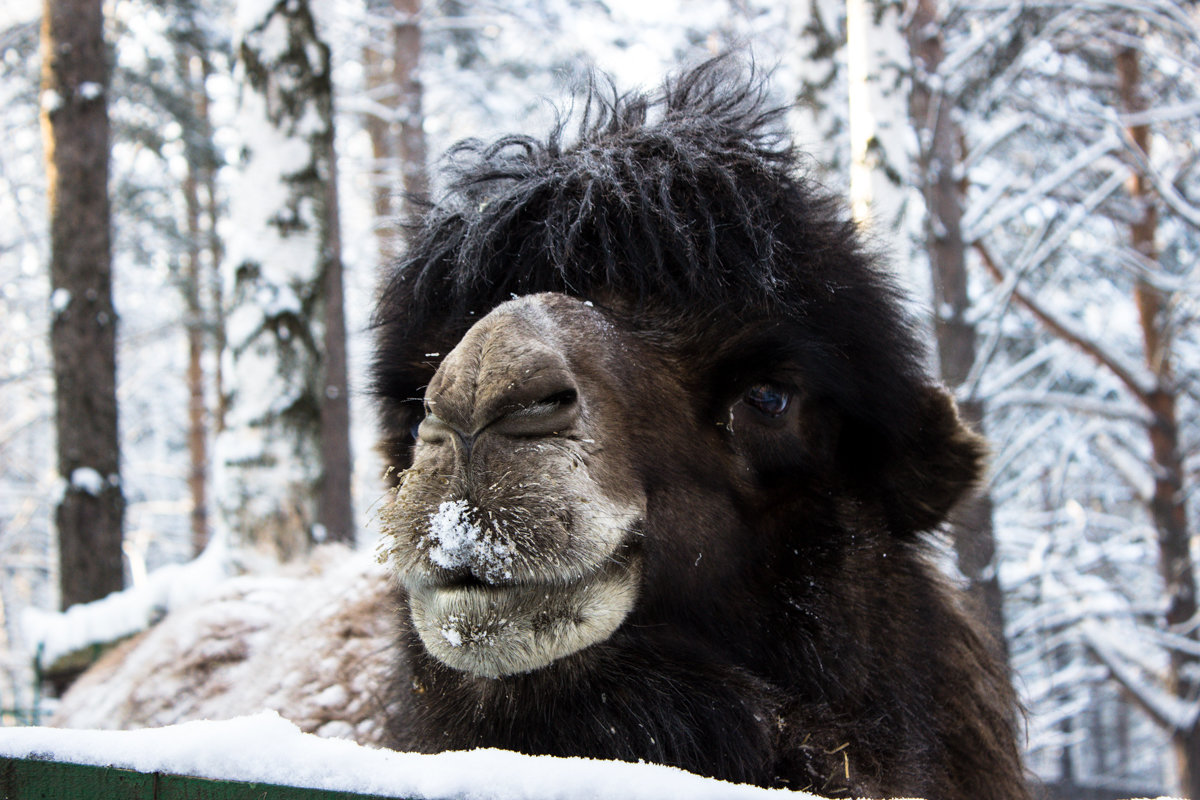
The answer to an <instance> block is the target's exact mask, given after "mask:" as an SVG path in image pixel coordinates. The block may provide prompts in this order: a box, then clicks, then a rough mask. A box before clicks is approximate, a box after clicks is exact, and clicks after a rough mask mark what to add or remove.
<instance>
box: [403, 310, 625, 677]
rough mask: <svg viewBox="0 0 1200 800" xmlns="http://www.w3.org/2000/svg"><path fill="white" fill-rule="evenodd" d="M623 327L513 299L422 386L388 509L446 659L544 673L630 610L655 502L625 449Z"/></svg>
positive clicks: (424, 619)
mask: <svg viewBox="0 0 1200 800" xmlns="http://www.w3.org/2000/svg"><path fill="white" fill-rule="evenodd" d="M618 335H619V334H618V333H617V332H616V329H615V328H614V327H613V326H612V325H611V324H610V323H609V322H608V320H607V319H606V318H605V317H604V315H603V314H602V313H601V312H599V311H597V310H595V309H594V308H593V307H591V306H588V305H585V304H584V303H582V302H580V301H578V300H573V299H570V298H567V297H565V296H563V295H555V294H541V295H534V296H531V297H526V298H522V299H520V300H514V301H510V302H508V303H505V304H503V305H501V306H499V307H498V308H496V309H495V310H494V311H492V312H491V313H490V314H488V315H487V316H486V317H485V318H484V319H482V320H480V321H479V322H478V323H477V324H476V325H475V326H474V327H472V328H471V329H470V330H469V331H468V332H467V334H466V335H465V336H464V337H463V339H462V341H461V342H460V343H459V344H458V345H457V346H456V347H455V348H454V350H452V351H451V352H450V353H449V354H448V355H447V356H446V358H445V359H444V360H443V362H442V364H441V367H440V368H439V369H438V371H437V373H436V375H435V376H434V378H433V380H432V382H431V383H430V385H429V388H428V389H427V390H426V393H425V411H426V415H425V417H424V419H423V420H422V421H421V422H420V423H419V425H418V426H417V429H416V434H417V436H416V443H415V449H414V453H413V466H412V468H411V469H410V470H408V471H407V472H406V473H405V475H404V477H403V480H402V483H401V485H400V487H399V490H398V492H397V495H396V499H395V501H394V503H393V505H392V507H391V508H390V509H389V510H388V511H386V512H385V513H384V519H385V522H386V524H387V528H388V530H387V532H388V534H390V536H391V537H392V541H391V547H392V552H393V554H394V559H395V560H394V563H395V568H396V571H397V574H398V576H399V577H400V579H401V582H402V583H403V585H404V587H405V589H406V590H407V592H408V595H409V600H410V604H411V608H412V618H413V623H414V625H415V628H416V630H417V632H418V634H419V635H420V637H421V640H422V642H424V644H425V647H426V648H428V650H429V652H430V653H431V654H432V655H433V656H435V657H436V658H437V659H439V660H440V661H442V662H444V663H445V664H446V665H448V666H451V667H453V668H455V669H459V670H462V671H464V672H468V673H471V674H475V675H481V676H487V677H495V676H498V675H507V674H512V673H517V672H526V671H529V670H532V669H536V668H538V667H542V666H545V665H546V664H549V663H550V662H552V661H554V660H556V659H558V658H560V657H562V656H565V655H568V654H570V653H573V652H576V651H578V650H580V649H581V648H584V647H586V646H588V645H590V644H593V643H595V642H597V641H601V640H603V639H605V638H607V637H608V636H609V635H610V634H611V633H612V632H613V631H614V630H615V629H616V628H617V627H618V626H619V625H620V624H621V622H622V621H623V620H624V619H625V617H626V615H627V614H628V613H629V611H630V609H631V608H632V607H633V604H634V602H635V599H636V597H637V592H638V585H639V579H640V571H641V570H640V565H641V555H640V539H641V536H642V521H643V519H644V516H645V511H646V497H645V494H644V493H643V492H642V491H641V490H640V488H639V487H638V484H637V482H636V481H635V480H634V479H633V478H632V470H631V465H630V458H629V456H628V454H627V453H624V452H623V450H624V449H625V448H624V446H623V444H622V439H621V430H622V427H623V415H622V413H621V412H622V408H621V406H622V405H623V402H624V401H623V400H622V397H621V395H622V393H623V392H627V391H628V389H629V388H630V387H627V386H624V385H623V379H624V378H625V377H626V376H625V375H623V374H622V372H623V370H622V369H621V368H620V365H618V364H616V363H615V358H614V356H613V353H612V352H611V343H612V342H613V341H614V339H615V338H616V337H618ZM606 340H607V343H608V344H609V346H608V347H606V346H605V343H606ZM626 372H627V371H626Z"/></svg>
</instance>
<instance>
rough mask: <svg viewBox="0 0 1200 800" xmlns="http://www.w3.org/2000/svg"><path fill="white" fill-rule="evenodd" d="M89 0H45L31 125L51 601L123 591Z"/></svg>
mask: <svg viewBox="0 0 1200 800" xmlns="http://www.w3.org/2000/svg"><path fill="white" fill-rule="evenodd" d="M101 6H102V3H101V0H46V2H45V4H44V6H43V15H42V54H43V55H42V132H43V138H44V144H45V151H46V174H47V179H48V183H49V191H48V195H49V201H50V281H51V287H52V291H53V294H52V295H51V305H52V307H53V309H54V316H53V321H52V323H51V329H50V346H51V351H52V354H53V359H54V382H55V426H56V430H57V435H58V470H59V474H60V475H61V476H62V477H63V479H64V481H65V482H66V485H65V489H64V490H63V496H62V499H61V500H60V502H59V504H58V507H57V509H56V510H55V521H56V524H57V527H58V539H59V565H60V573H59V582H60V586H61V589H62V606H63V608H67V607H69V606H71V605H73V604H75V603H82V602H87V601H89V600H95V599H97V598H100V597H103V596H105V595H106V594H108V593H110V592H113V591H117V590H120V589H121V588H122V587H123V586H124V582H125V581H124V566H123V564H122V560H121V537H122V531H121V529H122V524H123V518H124V511H125V498H124V495H123V493H122V489H121V477H120V475H121V472H120V456H119V443H118V436H117V394H116V327H117V315H116V312H115V310H114V309H113V303H112V256H111V250H112V247H111V232H110V227H109V225H110V223H109V200H108V157H109V126H108V110H107V103H106V93H107V91H108V66H107V55H108V54H107V50H106V48H105V44H104V18H103V12H102V7H101Z"/></svg>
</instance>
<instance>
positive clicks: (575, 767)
mask: <svg viewBox="0 0 1200 800" xmlns="http://www.w3.org/2000/svg"><path fill="white" fill-rule="evenodd" d="M183 776H188V777H183ZM196 778H199V779H208V780H209V781H212V782H205V781H204V780H200V781H197V780H195V779H196ZM68 780H70V781H75V783H73V784H69V785H67V786H68V789H66V790H63V788H62V787H63V786H64V785H65V784H62V783H52V782H53V781H68ZM70 786H75V787H83V789H84V791H79V790H70V788H69V787H70ZM0 790H2V791H0V795H2V796H3V797H4V798H6V800H27V799H28V798H34V797H36V798H47V797H73V798H96V800H104V798H107V797H113V798H117V797H119V798H122V800H125V798H130V800H175V799H176V798H180V800H182V798H189V800H235V799H236V800H240V799H241V798H246V800H249V798H251V797H253V798H255V800H260V799H261V798H268V800H285V799H286V800H334V798H338V799H339V800H350V799H351V798H357V800H363V798H382V797H386V798H411V799H412V800H417V799H418V798H420V799H421V800H455V799H457V798H472V800H550V799H551V798H554V799H555V800H608V799H609V798H614V799H615V798H621V799H622V800H641V799H642V798H644V799H645V800H669V799H670V798H681V800H682V799H683V798H687V799H688V800H693V799H694V800H708V799H709V798H711V799H712V800H716V799H717V798H720V799H721V800H813V795H809V794H805V793H802V792H790V791H785V790H782V789H760V788H757V787H753V786H745V785H737V784H731V783H726V782H723V781H718V780H714V779H712V778H702V777H700V776H698V775H693V774H691V773H688V772H684V771H683V770H680V769H677V768H675V767H664V766H659V765H657V764H630V763H625V762H616V761H597V760H593V759H584V758H552V757H549V756H524V755H520V754H518V753H511V752H507V751H503V750H475V751H471V752H452V753H438V754H436V755H423V754H417V753H396V752H391V751H386V750H376V749H372V748H368V747H363V746H361V745H357V744H354V743H353V742H349V741H345V740H341V739H323V738H321V737H318V736H314V735H312V734H306V733H302V732H301V731H300V729H299V728H297V727H296V726H295V725H293V724H292V723H290V722H288V721H287V720H285V719H283V718H282V717H280V716H279V715H278V714H275V713H274V712H263V713H260V714H256V715H254V716H251V717H241V718H238V719H233V720H227V721H223V722H210V721H201V722H189V723H184V724H182V725H174V726H169V727H166V728H157V729H147V730H137V731H90V730H61V729H54V728H3V729H0ZM313 790H318V791H313ZM147 792H148V793H147Z"/></svg>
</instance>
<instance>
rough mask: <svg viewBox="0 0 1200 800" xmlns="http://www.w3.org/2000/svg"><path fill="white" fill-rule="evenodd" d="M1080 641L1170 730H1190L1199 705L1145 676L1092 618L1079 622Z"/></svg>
mask: <svg viewBox="0 0 1200 800" xmlns="http://www.w3.org/2000/svg"><path fill="white" fill-rule="evenodd" d="M1080 630H1081V632H1082V634H1083V641H1084V644H1086V645H1087V648H1088V649H1089V650H1091V651H1092V653H1094V654H1095V656H1096V658H1098V659H1100V661H1101V663H1103V664H1104V666H1105V667H1107V668H1108V671H1109V672H1110V673H1111V674H1112V676H1113V679H1114V680H1116V681H1117V683H1119V684H1121V686H1122V687H1123V688H1124V689H1125V690H1126V691H1128V692H1129V694H1130V696H1131V697H1132V698H1133V699H1134V701H1135V702H1137V704H1138V706H1139V707H1141V709H1142V710H1143V711H1145V712H1146V713H1147V714H1148V715H1149V716H1150V717H1152V718H1153V719H1154V721H1155V722H1157V723H1158V724H1159V725H1161V726H1162V727H1164V728H1166V729H1167V730H1170V731H1190V730H1192V728H1194V727H1195V725H1196V720H1197V717H1200V705H1198V704H1197V703H1195V702H1189V701H1186V700H1183V699H1181V698H1179V697H1176V696H1174V695H1172V694H1170V693H1169V692H1166V691H1164V690H1163V689H1161V688H1159V687H1158V686H1155V685H1154V684H1153V683H1152V682H1150V681H1148V680H1146V679H1145V677H1144V675H1145V673H1146V672H1149V671H1150V670H1149V669H1148V668H1147V667H1146V666H1144V665H1142V664H1139V663H1137V661H1136V660H1134V659H1132V658H1131V655H1132V654H1131V652H1130V648H1129V647H1127V646H1123V644H1122V641H1121V638H1120V637H1117V636H1114V635H1111V634H1110V632H1109V631H1107V630H1105V629H1104V628H1101V627H1100V626H1099V625H1098V624H1096V623H1094V622H1089V623H1085V624H1084V625H1082V626H1081V629H1080Z"/></svg>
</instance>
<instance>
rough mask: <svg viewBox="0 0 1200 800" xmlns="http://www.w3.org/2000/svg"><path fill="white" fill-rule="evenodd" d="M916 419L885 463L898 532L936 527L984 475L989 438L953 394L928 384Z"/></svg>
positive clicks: (886, 486) (886, 488)
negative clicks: (967, 419) (966, 417)
mask: <svg viewBox="0 0 1200 800" xmlns="http://www.w3.org/2000/svg"><path fill="white" fill-rule="evenodd" d="M913 422H914V424H913V426H912V428H911V429H910V432H909V434H908V435H907V436H904V437H902V438H901V440H900V448H899V452H896V453H894V454H893V456H892V457H893V462H892V463H891V464H889V465H886V466H884V468H883V474H884V481H883V483H884V491H885V495H886V499H885V503H886V508H887V515H888V520H889V522H890V523H891V527H892V530H893V531H894V532H895V533H896V534H899V535H904V534H911V533H917V532H919V531H927V530H931V529H933V528H935V527H937V526H938V525H940V524H941V523H942V522H943V521H944V520H945V519H946V516H947V515H948V514H949V513H950V510H951V509H952V508H953V507H954V505H955V504H956V503H957V502H958V501H959V500H961V499H962V498H963V496H964V495H966V494H967V493H968V492H970V491H971V490H973V489H974V488H975V487H976V486H977V485H978V483H979V481H980V479H981V478H982V477H983V475H984V472H985V469H986V467H985V465H986V461H987V444H986V443H985V442H984V440H983V437H981V436H979V435H978V434H977V433H975V432H974V431H972V430H971V429H970V428H968V427H967V425H966V424H965V423H964V422H963V421H962V420H961V419H960V418H959V416H958V407H957V405H956V404H955V402H954V398H953V397H951V396H950V394H949V393H948V392H947V391H946V390H945V389H944V388H942V387H940V386H925V387H922V389H921V391H920V401H919V403H918V407H917V413H916V415H915V419H914V420H913Z"/></svg>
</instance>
